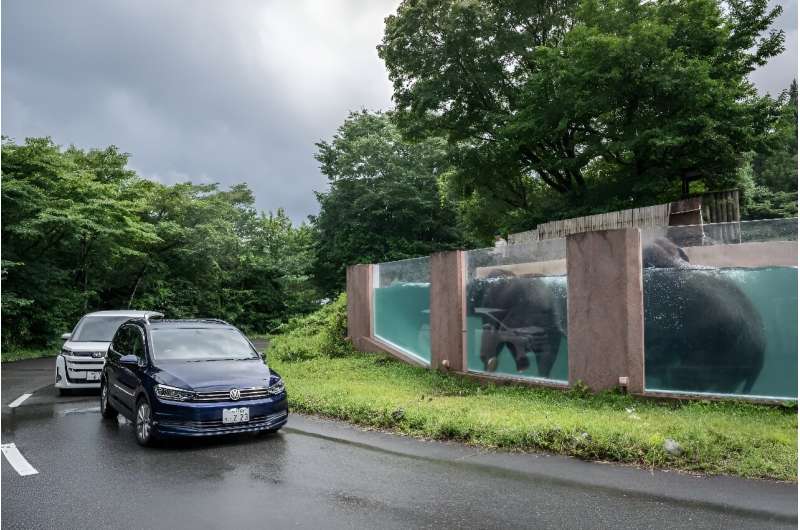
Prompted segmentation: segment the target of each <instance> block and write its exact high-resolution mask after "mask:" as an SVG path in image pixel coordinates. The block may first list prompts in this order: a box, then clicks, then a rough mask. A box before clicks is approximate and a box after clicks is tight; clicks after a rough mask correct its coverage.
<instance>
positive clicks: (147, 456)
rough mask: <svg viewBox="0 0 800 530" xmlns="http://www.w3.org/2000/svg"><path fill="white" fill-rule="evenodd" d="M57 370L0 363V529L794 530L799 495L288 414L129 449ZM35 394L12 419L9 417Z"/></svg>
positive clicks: (765, 485) (761, 485) (93, 403)
mask: <svg viewBox="0 0 800 530" xmlns="http://www.w3.org/2000/svg"><path fill="white" fill-rule="evenodd" d="M54 362H55V361H54V360H53V359H42V360H35V361H23V362H19V363H12V364H3V366H2V442H3V443H9V442H14V443H15V444H16V445H17V447H18V448H19V449H20V451H21V452H22V453H23V455H24V456H25V457H26V458H27V459H28V460H29V461H30V463H31V464H32V465H33V466H34V467H35V468H36V469H37V470H38V471H39V474H37V475H32V476H26V477H22V476H19V475H18V474H17V473H16V472H15V470H14V469H13V468H12V467H11V466H10V465H9V464H8V462H7V461H6V460H5V459H3V463H2V466H1V467H2V524H3V528H8V529H13V528H112V527H113V528H222V527H231V528H279V527H296V528H783V527H786V528H791V527H796V518H797V489H796V486H795V485H788V484H777V483H770V482H757V481H745V480H740V479H733V478H725V477H717V478H698V477H690V476H684V475H679V474H675V473H665V472H656V473H649V472H647V471H641V470H638V469H632V468H621V467H616V466H609V465H600V464H589V463H585V462H580V461H576V460H573V459H568V458H561V457H556V456H547V455H519V454H503V453H494V452H483V451H478V450H476V449H474V448H468V447H464V446H461V445H458V444H442V443H434V442H422V441H418V440H412V439H406V438H402V437H398V436H392V435H387V434H382V433H374V432H362V431H360V430H357V429H354V428H352V427H349V426H347V425H343V424H341V423H337V422H329V421H324V420H317V419H314V418H309V417H302V416H299V415H293V416H292V417H291V419H290V423H289V425H288V426H287V428H285V429H284V430H283V431H281V433H279V434H277V435H271V436H239V437H235V438H230V437H229V438H224V439H218V440H205V441H188V442H180V443H172V444H170V445H166V446H161V447H158V448H155V449H143V448H140V447H139V446H138V445H136V442H135V440H134V434H133V429H132V427H131V425H130V424H128V423H127V422H124V421H122V420H121V421H120V422H116V423H112V422H106V421H101V418H100V414H99V409H98V403H97V396H96V395H93V394H87V395H83V396H71V397H67V398H59V397H57V396H56V393H55V390H54V389H53V387H52V386H47V385H49V384H50V383H51V377H52V367H53V363H54ZM37 388H38V389H39V390H38V391H37V392H35V393H34V395H33V397H31V398H30V399H28V400H27V401H25V402H24V403H23V404H22V405H21V406H20V407H18V408H16V409H10V408H9V407H8V404H9V403H10V402H11V401H13V400H14V399H16V398H17V397H18V396H19V395H21V394H22V393H25V392H30V391H32V390H35V389H37Z"/></svg>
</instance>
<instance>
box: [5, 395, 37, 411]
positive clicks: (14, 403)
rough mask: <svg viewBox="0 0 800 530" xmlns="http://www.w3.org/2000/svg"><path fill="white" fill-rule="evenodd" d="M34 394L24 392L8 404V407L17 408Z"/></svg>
mask: <svg viewBox="0 0 800 530" xmlns="http://www.w3.org/2000/svg"><path fill="white" fill-rule="evenodd" d="M32 395H33V394H22V395H21V396H20V397H18V398H17V399H15V400H14V401H12V402H11V403H9V404H8V408H10V409H15V408H17V407H19V406H20V405H22V402H23V401H25V400H26V399H28V398H29V397H31V396H32Z"/></svg>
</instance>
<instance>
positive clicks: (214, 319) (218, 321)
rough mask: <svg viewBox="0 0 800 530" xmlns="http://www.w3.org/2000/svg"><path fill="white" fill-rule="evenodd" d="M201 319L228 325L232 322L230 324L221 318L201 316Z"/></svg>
mask: <svg viewBox="0 0 800 530" xmlns="http://www.w3.org/2000/svg"><path fill="white" fill-rule="evenodd" d="M200 320H201V321H203V322H215V323H217V324H225V325H226V326H230V324H228V323H227V322H225V321H224V320H222V319H221V318H201V319H200Z"/></svg>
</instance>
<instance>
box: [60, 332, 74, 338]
mask: <svg viewBox="0 0 800 530" xmlns="http://www.w3.org/2000/svg"><path fill="white" fill-rule="evenodd" d="M70 337H72V333H64V334H62V335H61V340H69V339H70Z"/></svg>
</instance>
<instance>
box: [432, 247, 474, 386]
mask: <svg viewBox="0 0 800 530" xmlns="http://www.w3.org/2000/svg"><path fill="white" fill-rule="evenodd" d="M464 263H465V260H464V252H462V251H460V250H456V251H449V252H437V253H435V254H433V255H431V368H434V369H443V370H452V371H455V372H463V371H464V369H465V367H466V360H465V355H466V351H467V350H466V338H467V316H466V301H465V299H464V281H465V270H464Z"/></svg>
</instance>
